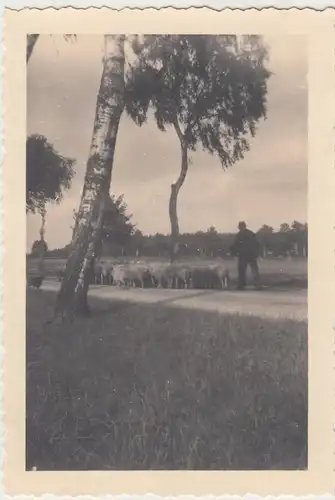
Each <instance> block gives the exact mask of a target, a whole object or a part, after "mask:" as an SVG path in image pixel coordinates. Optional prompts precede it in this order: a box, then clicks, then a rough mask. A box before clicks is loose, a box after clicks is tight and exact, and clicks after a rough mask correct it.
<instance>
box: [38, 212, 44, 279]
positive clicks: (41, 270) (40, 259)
mask: <svg viewBox="0 0 335 500" xmlns="http://www.w3.org/2000/svg"><path fill="white" fill-rule="evenodd" d="M40 213H41V218H42V222H41V228H40V247H39V256H38V263H37V269H38V272H39V274H40V275H41V276H44V257H45V239H44V235H45V216H46V209H45V205H44V206H43V207H42V209H41V212H40Z"/></svg>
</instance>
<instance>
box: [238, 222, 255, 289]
mask: <svg viewBox="0 0 335 500" xmlns="http://www.w3.org/2000/svg"><path fill="white" fill-rule="evenodd" d="M238 229H239V232H238V233H237V235H236V238H235V241H234V243H233V245H232V246H231V254H232V255H233V256H235V257H237V258H238V285H237V289H238V290H244V289H245V286H246V271H247V267H248V266H250V269H251V272H252V277H253V283H254V286H255V288H256V290H260V289H261V280H260V275H259V269H258V262H257V259H258V257H259V243H258V241H257V238H256V235H255V233H253V232H252V231H250V229H247V225H246V223H245V222H244V221H241V222H239V224H238Z"/></svg>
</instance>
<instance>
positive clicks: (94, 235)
mask: <svg viewBox="0 0 335 500" xmlns="http://www.w3.org/2000/svg"><path fill="white" fill-rule="evenodd" d="M124 41H125V36H124V35H105V39H104V63H103V72H102V77H101V83H100V89H99V93H98V98H97V106H96V114H95V120H94V128H93V136H92V141H91V148H90V153H89V159H88V162H87V166H86V175H85V180H84V186H83V191H82V196H81V202H80V207H79V211H78V215H77V219H76V223H75V228H74V231H73V238H72V243H71V253H70V256H69V258H68V261H67V264H66V268H65V273H64V278H63V281H62V286H61V289H60V291H59V294H58V296H57V300H56V306H55V316H57V315H59V314H60V315H62V316H64V315H66V314H68V313H70V314H75V313H78V314H86V313H88V312H89V309H88V304H87V292H88V286H89V284H90V274H91V271H92V267H93V265H94V254H95V250H96V247H97V243H98V241H99V237H100V231H101V227H102V221H103V214H104V208H105V203H106V201H107V197H108V193H109V188H110V182H111V175H112V168H113V159H114V151H115V145H116V138H117V133H118V128H119V122H120V118H121V115H122V112H123V108H124V64H125V56H124Z"/></svg>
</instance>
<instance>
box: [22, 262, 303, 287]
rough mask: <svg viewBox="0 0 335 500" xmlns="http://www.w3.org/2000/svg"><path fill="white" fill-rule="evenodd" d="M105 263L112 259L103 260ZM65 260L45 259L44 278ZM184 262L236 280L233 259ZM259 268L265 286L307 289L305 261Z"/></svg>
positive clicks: (31, 264) (31, 266)
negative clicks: (219, 266)
mask: <svg viewBox="0 0 335 500" xmlns="http://www.w3.org/2000/svg"><path fill="white" fill-rule="evenodd" d="M103 260H104V261H105V262H107V261H108V260H110V261H111V262H112V259H107V258H105V259H103ZM141 260H143V261H148V262H149V261H150V262H152V261H153V260H156V261H157V260H159V259H152V258H150V259H149V258H148V259H146V258H142V257H141ZM65 262H66V261H65V259H46V260H45V271H46V276H47V277H49V278H54V277H55V276H56V273H57V271H58V270H59V269H60V268H61V267H62V266H63V265H64V264H65ZM183 262H186V263H188V264H190V265H192V266H198V265H204V264H213V263H214V262H221V263H222V262H223V263H224V264H225V265H226V267H227V268H228V269H229V271H230V274H231V278H232V280H233V281H236V278H237V263H236V260H235V259H226V260H222V259H218V260H204V259H184V260H183ZM259 268H260V273H261V277H262V282H263V284H264V285H267V286H272V285H274V286H276V285H281V284H283V285H288V286H296V287H299V288H307V282H308V280H307V274H308V262H307V259H302V258H293V259H259ZM36 269H37V260H36V259H27V270H28V272H32V271H34V270H35V271H36Z"/></svg>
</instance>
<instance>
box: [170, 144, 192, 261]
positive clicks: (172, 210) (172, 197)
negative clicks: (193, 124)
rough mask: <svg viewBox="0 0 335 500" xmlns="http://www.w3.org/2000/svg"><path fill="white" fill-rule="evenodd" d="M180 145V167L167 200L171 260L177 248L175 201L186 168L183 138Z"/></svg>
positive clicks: (186, 161) (185, 147)
mask: <svg viewBox="0 0 335 500" xmlns="http://www.w3.org/2000/svg"><path fill="white" fill-rule="evenodd" d="M180 146H181V169H180V174H179V177H178V179H177V181H176V182H175V183H174V184H171V194H170V202H169V216H170V224H171V241H170V260H171V262H174V261H175V260H176V257H177V254H178V250H179V222H178V214H177V201H178V194H179V191H180V188H181V187H182V185H183V184H184V181H185V178H186V174H187V170H188V160H187V145H186V143H185V141H184V140H181V141H180Z"/></svg>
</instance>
